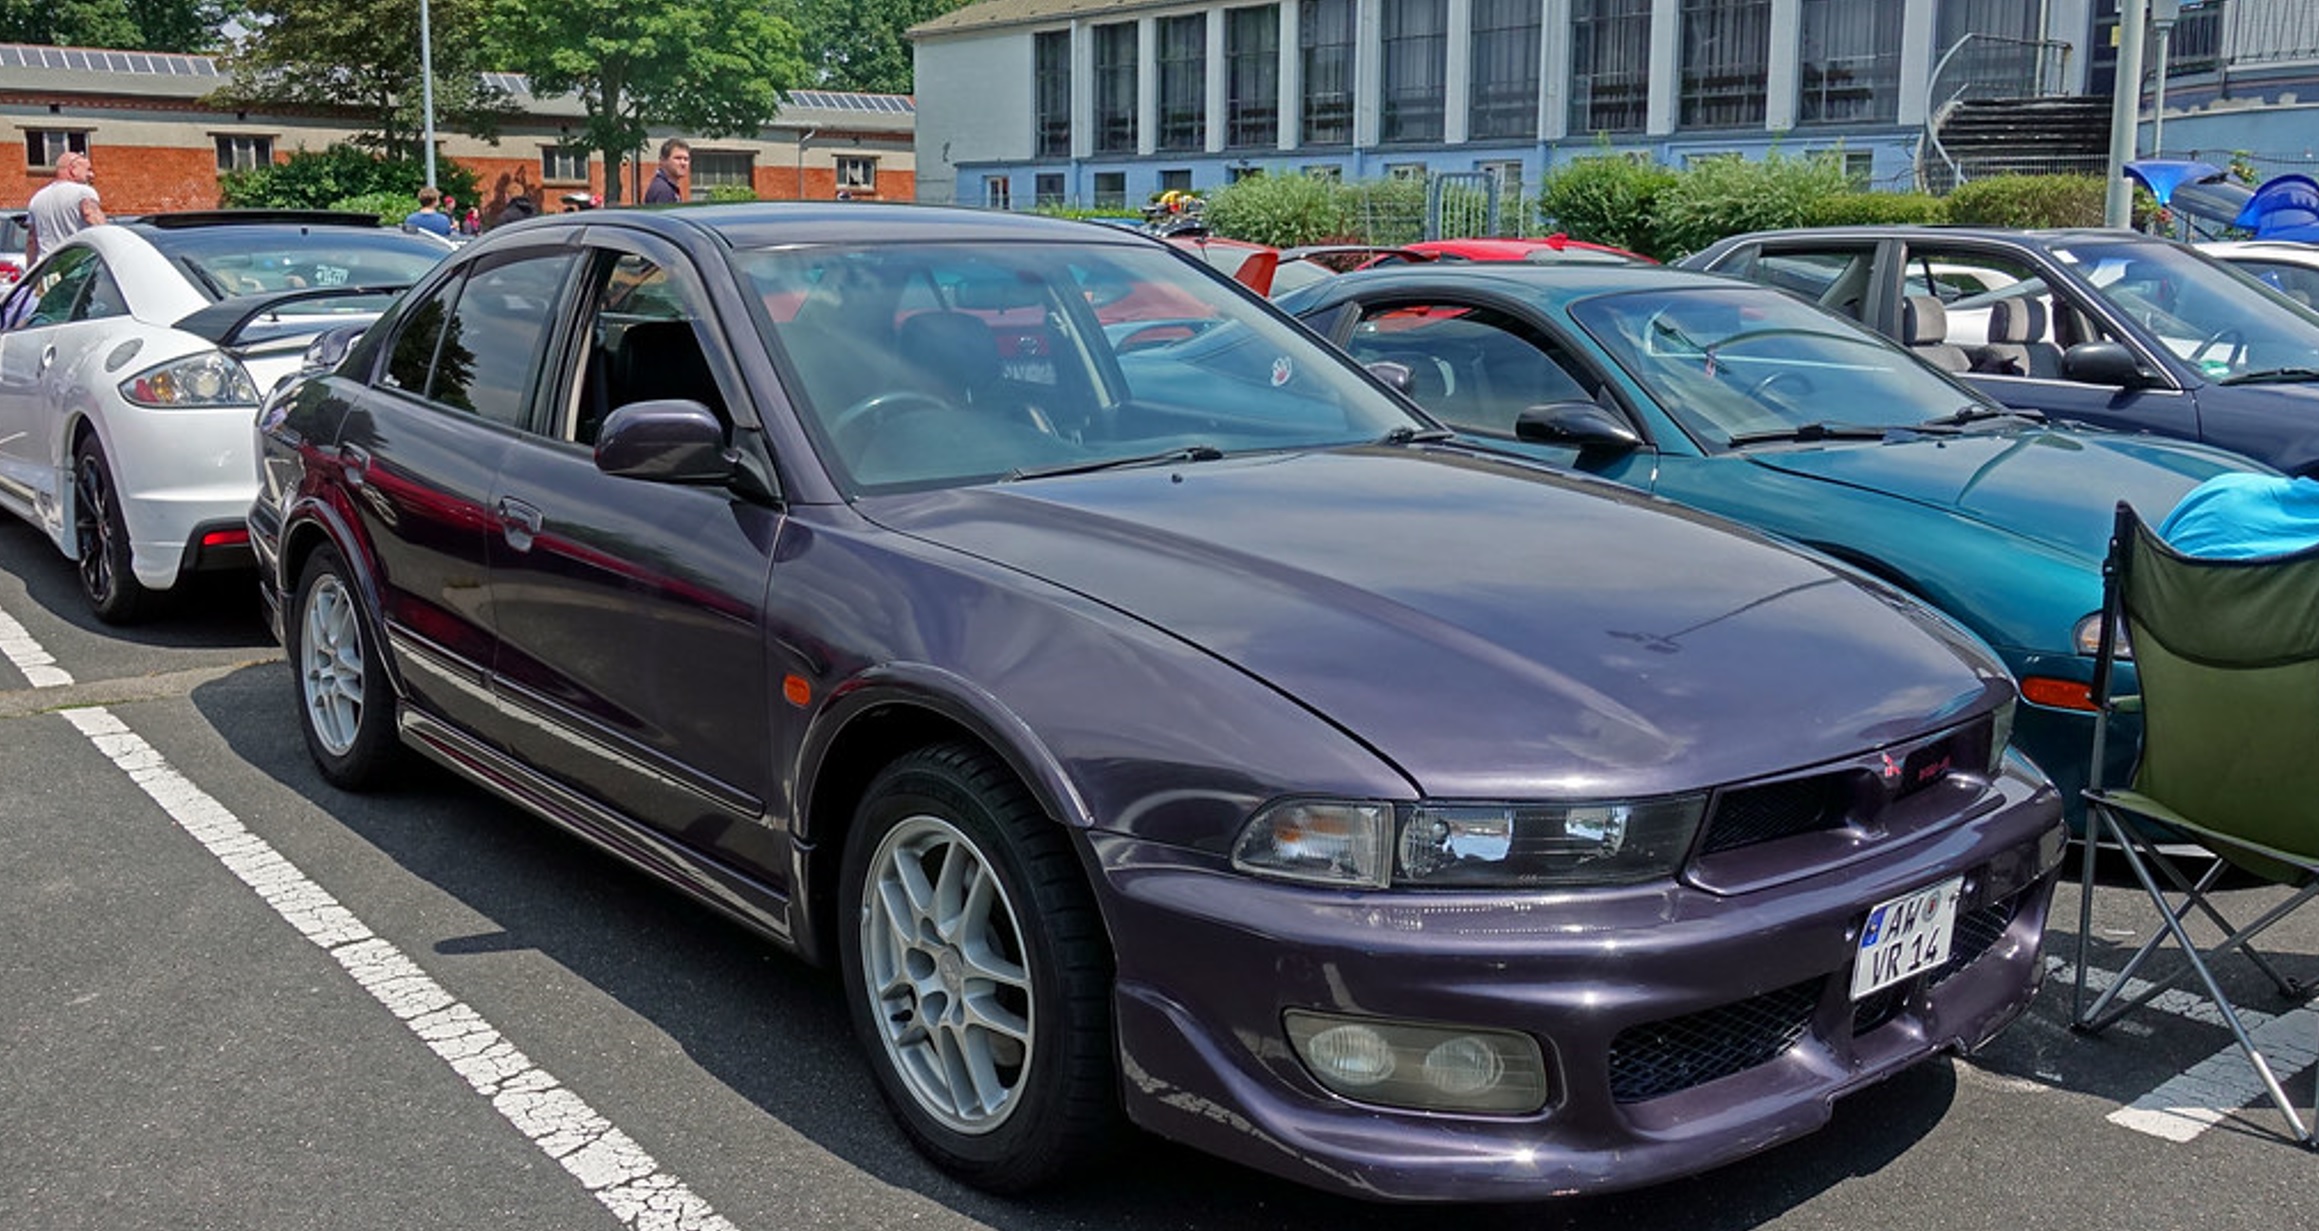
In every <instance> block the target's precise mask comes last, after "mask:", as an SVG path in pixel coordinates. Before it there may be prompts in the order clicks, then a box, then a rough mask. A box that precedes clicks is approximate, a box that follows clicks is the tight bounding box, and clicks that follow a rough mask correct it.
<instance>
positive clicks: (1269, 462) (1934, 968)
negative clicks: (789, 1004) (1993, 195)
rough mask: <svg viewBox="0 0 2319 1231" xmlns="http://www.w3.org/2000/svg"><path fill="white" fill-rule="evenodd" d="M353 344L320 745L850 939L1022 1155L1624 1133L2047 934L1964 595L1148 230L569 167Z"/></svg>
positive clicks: (1688, 1162) (1771, 1128) (293, 587)
mask: <svg viewBox="0 0 2319 1231" xmlns="http://www.w3.org/2000/svg"><path fill="white" fill-rule="evenodd" d="M314 356H315V359H314V362H313V363H312V365H311V366H312V368H313V371H312V372H311V373H310V374H309V376H308V377H307V378H305V379H304V380H302V381H300V382H298V383H296V384H294V385H290V386H286V387H285V388H284V389H283V390H282V391H280V392H279V393H278V394H277V395H276V397H275V398H274V399H273V400H272V401H271V402H270V403H269V405H268V406H267V408H266V409H265V411H264V412H263V414H262V416H261V421H260V425H259V431H260V436H261V447H262V459H261V469H262V472H263V484H262V492H261V495H260V497H259V499H258V502H257V504H256V505H255V506H254V507H253V508H252V509H251V512H250V526H251V531H252V538H253V540H254V542H255V544H256V546H257V550H258V552H259V555H260V559H261V561H262V564H263V568H264V576H265V591H266V597H267V599H268V602H269V604H270V605H271V607H272V610H273V611H274V613H275V623H276V627H277V629H278V630H279V631H280V633H281V634H282V635H283V638H284V643H285V645H286V646H287V648H288V650H289V655H290V660H291V662H292V664H293V666H294V668H295V670H294V673H293V674H294V679H295V692H294V697H295V713H296V715H297V720H298V723H299V725H300V727H301V729H302V731H303V733H304V738H305V742H306V744H307V746H308V749H309V750H310V752H311V753H312V756H313V760H314V762H315V764H316V765H317V766H318V767H319V769H320V771H321V773H322V775H323V777H325V778H326V779H328V780H329V781H331V782H333V783H336V784H338V785H340V786H342V787H347V788H365V787H378V786H382V785H385V784H388V783H391V782H392V781H394V779H395V763H396V761H397V759H398V758H399V757H401V756H403V755H405V754H407V753H409V752H411V751H414V750H415V751H416V752H418V753H421V754H424V755H425V756H427V757H430V758H432V759H434V760H435V761H438V762H440V763H442V764H444V765H447V766H449V767H450V768H452V769H453V770H455V771H457V772H458V773H460V774H462V775H465V776H466V777H468V778H470V779H472V780H473V781H475V782H476V783H478V784H480V785H482V786H483V787H485V788H487V789H489V790H492V791H495V792H497V793H499V794H500V795H502V796H504V797H506V798H507V799H509V800H511V801H513V802H514V803H516V804H518V805H520V806H522V807H523V808H525V809H527V810H529V811H531V812H533V813H536V814H537V815H539V816H541V817H543V818H545V819H547V820H549V821H551V822H554V823H555V824H558V825H560V826H563V827H564V828H566V829H569V830H571V831H573V832H575V833H577V834H578V835H580V836H581V837H583V838H585V839H587V840H589V841H592V842H594V843H596V844H598V845H599V846H602V847H604V848H605V849H607V850H610V851H612V852H614V853H615V854H617V855H620V856H621V857H623V858H625V859H626V860H628V861H630V862H631V863H633V864H634V865H635V866H636V867H637V868H639V869H640V870H642V871H643V872H645V873H646V874H648V875H650V876H653V877H656V878H659V879H660V880H663V881H665V882H667V883H669V884H672V885H675V886H677V887H679V888H680V889H683V890H684V891H686V892H689V893H691V894H694V895H696V896H697V897H699V898H700V899H702V900H703V901H706V902H708V903H710V904H711V905H713V906H715V907H717V908H719V909H721V910H723V911H724V912H726V913H728V914H729V915H731V916H732V917H733V918H735V919H736V920H738V921H740V922H741V923H743V924H745V925H747V926H749V927H751V928H753V929H755V930H757V931H758V932H760V933H762V934H763V935H765V936H766V937H768V938H770V939H771V940H772V941H773V942H775V943H776V944H779V945H781V946H783V947H785V948H788V949H790V950H793V951H795V952H796V953H797V954H799V955H800V956H801V957H803V958H804V959H805V960H808V961H813V962H824V963H830V964H833V965H835V966H837V967H838V968H839V970H840V971H841V973H842V978H841V983H842V986H843V988H844V994H845V996H846V998H847V1000H848V1002H849V1004H850V1007H851V1011H852V1016H853V1020H854V1024H855V1027H856V1030H857V1032H858V1034H859V1036H860V1039H861V1043H862V1046H863V1050H864V1052H865V1053H866V1055H867V1058H868V1061H869V1064H870V1067H871V1069H872V1070H873V1071H874V1073H875V1075H876V1078H877V1081H878V1084H879V1086H880V1088H881V1090H882V1091H883V1093H884V1095H885V1096H886V1099H887V1101H888V1103H889V1104H890V1106H891V1107H892V1109H893V1111H894V1114H895V1117H896V1119H897V1120H898V1122H899V1123H900V1125H901V1127H902V1129H903V1130H904V1132H906V1133H907V1134H908V1136H909V1137H910V1138H911V1139H912V1140H913V1141H914V1142H915V1143H916V1144H917V1145H918V1146H919V1147H920V1148H921V1149H922V1150H923V1151H925V1152H926V1153H927V1154H928V1155H929V1156H930V1157H931V1158H933V1159H934V1160H935V1161H937V1162H938V1163H939V1164H941V1165H942V1166H943V1167H945V1168H948V1169H949V1170H951V1171H952V1172H954V1173H956V1174H958V1175H960V1176H962V1177H965V1178H966V1179H968V1180H970V1181H972V1182H974V1183H977V1184H980V1185H983V1186H985V1187H988V1188H991V1189H994V1190H1000V1191H1019V1190H1023V1189H1027V1188H1030V1187H1032V1186H1035V1185H1038V1184H1041V1183H1044V1182H1047V1181H1051V1180H1054V1179H1057V1178H1058V1177H1063V1176H1067V1175H1070V1174H1072V1173H1073V1171H1074V1169H1075V1168H1082V1166H1083V1164H1084V1163H1085V1162H1086V1160H1087V1158H1088V1156H1089V1152H1090V1151H1092V1150H1097V1149H1100V1148H1102V1146H1103V1144H1104V1143H1105V1142H1106V1141H1109V1140H1114V1139H1115V1134H1114V1132H1113V1130H1115V1129H1124V1128H1125V1127H1126V1126H1128V1125H1134V1126H1139V1127H1140V1128H1142V1129H1144V1130H1148V1131H1150V1132H1154V1133H1158V1134H1161V1135H1163V1136H1167V1137H1170V1138H1174V1139H1176V1140H1179V1141H1184V1142H1188V1143H1190V1144H1192V1145H1194V1146H1197V1147H1199V1148H1202V1149H1206V1150H1210V1151H1214V1152H1216V1153H1218V1154H1223V1155H1228V1156H1230V1157H1232V1158H1234V1159H1237V1160H1240V1161H1242V1162H1244V1163H1246V1164H1247V1165H1250V1166H1253V1167H1258V1168H1262V1169H1264V1170H1267V1171H1270V1172H1273V1173H1276V1174H1278V1175H1281V1176H1284V1177H1287V1178H1289V1179H1292V1180H1296V1181H1299V1182H1302V1183H1305V1184H1309V1185H1314V1186H1317V1187H1320V1188H1325V1189H1329V1190H1333V1191H1338V1192H1343V1193H1349V1194H1353V1195H1358V1196H1363V1197H1369V1198H1377V1199H1387V1200H1409V1201H1430V1200H1498V1201H1506V1200H1528V1199H1535V1198H1543V1197H1547V1196H1550V1195H1555V1194H1561V1193H1570V1192H1579V1191H1590V1190H1607V1189H1615V1188H1623V1187H1631V1186H1634V1185H1639V1184H1646V1183H1650V1182H1653V1181H1657V1180H1664V1179H1667V1178H1669V1177H1672V1176H1678V1175H1683V1174H1686V1173H1690V1172H1695V1171H1699V1170H1701V1169H1704V1168H1707V1167H1711V1166H1714V1165H1716V1164H1718V1163H1721V1162H1725V1161H1728V1160H1731V1159H1735V1158H1739V1157H1742V1156H1744V1155H1747V1154H1750V1153H1753V1152H1755V1151H1759V1150H1762V1149H1765V1148H1766V1147H1769V1146H1771V1145H1773V1144H1776V1143H1778V1142H1780V1141H1783V1140H1786V1139H1788V1138H1791V1137H1794V1136H1797V1135H1799V1134H1802V1133H1805V1132H1807V1131H1809V1130H1811V1129H1812V1128H1814V1127H1816V1126H1818V1125H1820V1124H1822V1123H1824V1122H1825V1121H1826V1120H1827V1118H1828V1116H1829V1111H1830V1104H1831V1103H1832V1101H1833V1100H1834V1099H1835V1098H1836V1097H1838V1096H1840V1095H1842V1094H1844V1093H1846V1092H1847V1091H1851V1090H1854V1089H1858V1088H1860V1087H1862V1086H1864V1085H1867V1084H1869V1083H1872V1082H1875V1081H1877V1080H1879V1079H1881V1078H1884V1077H1886V1076H1889V1075H1891V1074H1892V1073H1894V1072H1897V1071H1899V1070H1900V1069H1902V1068H1904V1067H1906V1066H1908V1065H1910V1064H1913V1063H1916V1062H1917V1061H1920V1060H1923V1059H1925V1058H1926V1057H1928V1056H1931V1055H1934V1054H1936V1053H1938V1052H1941V1051H1943V1050H1970V1049H1972V1048H1974V1047H1976V1046H1978V1045H1980V1044H1981V1043H1982V1042H1984V1041H1985V1040H1987V1039H1988V1038H1989V1037H1990V1036H1991V1035H1992V1034H1994V1033H1995V1032H1996V1031H1997V1030H1999V1029H2000V1028H2002V1027H2003V1026H2004V1025H2005V1024H2006V1023H2007V1022H2009V1021H2011V1020H2012V1019H2013V1018H2014V1017H2015V1016H2016V1015H2018V1014H2019V1013H2020V1012H2021V1011H2022V1010H2023V1008H2024V1007H2025V1006H2026V1005H2027V1003H2028V1001H2029V998H2030V996H2031V995H2032V993H2033V992H2034V991H2035V988H2036V986H2037V982H2038V978H2039V965H2038V957H2037V951H2038V945H2039V941H2040V938H2041V935H2042V932H2043V929H2044V925H2045V918H2046V910H2047V905H2048V902H2049V899H2050V897H2051V892H2052V888H2053V879H2054V871H2055V868H2056V866H2057V865H2058V862H2059V857H2060V851H2061V844H2062V830H2061V828H2060V825H2059V817H2060V808H2059V803H2058V800H2057V798H2056V795H2055V793H2054V791H2053V789H2052V788H2051V786H2050V785H2048V784H2047V783H2046V782H2045V781H2044V780H2043V779H2042V778H2041V777H2039V776H2038V775H2037V774H2036V773H2035V771H2034V770H2032V769H2030V768H2028V766H2027V764H2026V762H2024V761H2022V760H2021V759H2019V758H2018V757H2014V756H2011V755H2009V754H2008V752H2007V742H2008V737H2009V734H2010V727H2011V722H2012V715H2013V708H2014V696H2013V687H2012V684H2011V683H2010V681H2009V679H2008V677H2007V675H2006V672H2005V668H2004V666H2003V664H2001V663H2000V662H1998V661H1997V660H1996V659H1995V658H1994V657H1992V656H1991V655H1990V654H1989V652H1988V651H1987V650H1986V649H1985V648H1983V647H1982V646H1981V645H1980V644H1979V643H1978V642H1977V641H1975V640H1974V639H1973V638H1972V637H1971V636H1970V635H1969V634H1966V633H1963V632H1961V631H1960V630H1959V629H1958V628H1957V627H1956V626H1955V625H1953V624H1951V623H1949V622H1948V621H1947V620H1946V619H1944V618H1943V617H1941V616H1939V615H1937V614H1933V613H1931V612H1929V611H1928V610H1927V609H1925V608H1923V607H1920V606H1918V605H1917V604H1915V603H1914V602H1912V601H1911V600H1909V599H1908V598H1906V597H1904V596H1902V595H1900V594H1898V593H1896V592H1894V591H1891V590H1889V589H1886V588H1883V587H1881V586H1879V585H1877V584H1876V583H1874V582H1871V581H1867V580H1864V579H1862V578H1861V577H1859V576H1857V575H1855V574H1852V573H1849V572H1845V571H1842V570H1841V569H1839V568H1838V567H1837V566H1834V565H1832V564H1830V563H1829V562H1828V561H1826V560H1824V559H1821V558H1818V557H1810V556H1805V555H1800V554H1797V553H1795V552H1792V551H1789V550H1787V549H1784V548H1781V547H1779V546H1777V545H1774V544H1773V543H1771V542H1769V541H1767V540H1765V539H1762V538H1760V537H1757V536H1755V535H1753V534H1751V533H1748V532H1746V531H1742V530H1739V529H1736V528H1734V527H1733V526H1731V525H1729V524H1727V523H1724V522H1721V521H1719V520H1717V519H1715V518H1712V517H1710V516H1707V515H1704V514H1698V513H1692V512H1687V511H1684V510H1681V509H1678V508H1675V507H1672V506H1669V505H1665V504H1662V503H1660V502H1658V501H1655V500H1652V499H1650V498H1649V497H1646V496H1641V495H1637V494H1632V493H1629V492H1626V491H1624V490H1622V489H1618V488H1614V487H1611V486H1609V485H1606V484H1602V483H1597V482H1594V481H1591V480H1588V479H1583V478H1578V477H1573V476H1571V475H1569V474H1567V473H1564V472H1560V471H1556V470H1552V469H1548V468H1544V467H1540V466H1536V465H1532V464H1528V463H1524V462H1521V461H1518V460H1512V459H1509V458H1505V457H1502V456H1496V455H1493V454H1491V453H1489V452H1487V451H1484V450H1480V449H1476V448H1472V447H1468V446H1466V445H1462V444H1459V443H1457V442H1455V441H1452V440H1450V439H1448V438H1447V433H1445V432H1443V431H1441V430H1440V429H1439V427H1438V426H1437V425H1436V424H1434V423H1433V422H1431V421H1430V420H1428V419H1426V418H1424V417H1423V416H1422V415H1421V414H1420V413H1419V412H1417V411H1416V410H1415V409H1414V408H1413V407H1411V406H1410V405H1409V404H1408V403H1407V402H1405V401H1403V400H1402V399H1400V398H1399V397H1398V396H1396V395H1395V394H1393V393H1392V392H1390V390H1389V389H1388V387H1387V386H1386V385H1385V384H1384V383H1383V382H1382V381H1380V380H1379V379H1378V378H1377V377H1376V376H1375V375H1373V374H1371V373H1369V372H1366V371H1364V370H1362V369H1361V368H1360V367H1358V366H1356V365H1355V364H1354V363H1353V362H1352V361H1351V360H1349V359H1347V358H1345V357H1344V356H1342V355H1340V354H1337V353H1336V352H1333V351H1331V350H1329V349H1328V348H1326V347H1325V346H1323V345H1322V344H1321V343H1320V342H1319V341H1318V340H1317V339H1316V338H1314V337H1313V336H1312V335H1311V334H1309V333H1306V332H1305V331H1304V330H1303V329H1301V328H1299V327H1298V326H1296V325H1295V324H1293V323H1292V322H1290V321H1289V320H1288V319H1287V318H1285V317H1282V316H1280V315H1279V314H1277V313H1276V312H1274V311H1273V310H1272V309H1271V308H1269V307H1268V306H1267V305H1265V304H1264V303H1263V302H1262V301H1260V300H1258V299H1257V298H1255V297H1254V296H1252V295H1250V294H1248V293H1246V292H1245V291H1244V290H1243V289H1241V288H1239V287H1237V286H1235V285H1233V284H1232V283H1231V282H1229V281H1228V280H1227V279H1225V278H1223V277H1221V276H1219V275H1216V274H1214V273H1213V272H1212V271H1209V270H1207V269H1205V268H1203V267H1201V266H1199V265H1197V264H1195V263H1193V262H1190V261H1187V260H1185V259H1183V258H1181V257H1179V256H1177V255H1174V254H1172V253H1171V252H1170V251H1168V250H1167V249H1166V248H1164V247H1163V246H1161V245H1159V244H1156V243H1153V242H1151V241H1149V240H1146V239H1143V238H1140V237H1137V236H1134V235H1130V234H1127V233H1124V232H1119V231H1115V230H1110V229H1105V228H1097V227H1090V226H1084V225H1079V224H1072V223H1063V222H1056V221H1052V220H1045V219H1035V218H1023V217H1010V216H1005V215H996V214H984V213H976V212H965V211H948V210H929V209H915V208H910V207H885V206H863V205H858V204H856V205H851V206H845V207H834V208H824V207H815V206H742V207H729V208H706V209H697V210H683V211H676V212H666V213H660V212H654V213H646V212H631V211H612V212H601V213H590V214H586V215H569V216H562V217H554V218H542V219H538V220H536V221H530V222H524V223H519V224H515V225H511V226H508V227H505V228H502V229H500V230H497V231H494V232H492V233H491V234H489V235H487V236H485V237H483V238H482V239H480V240H478V241H476V242H475V243H473V244H470V245H468V246H467V247H466V248H465V249H463V250H461V252H460V253H459V254H458V255H457V256H455V257H454V258H452V259H451V260H450V261H448V262H446V263H445V264H444V266H443V267H442V268H440V269H439V270H437V271H436V272H434V273H433V274H431V275H430V276H429V277H428V279H427V280H425V281H423V282H421V283H420V284H419V285H417V286H416V287H414V288H413V289H412V290H411V291H410V292H409V293H407V294H406V295H405V296H403V298H402V299H401V300H400V301H399V302H398V303H397V304H396V306H395V307H394V308H393V309H392V310H391V311H390V312H388V314H387V315H386V316H385V317H384V318H382V319H381V320H380V321H379V323H378V324H377V325H376V326H375V327H373V328H371V329H370V330H369V331H368V332H367V333H363V334H362V335H361V336H360V337H359V338H353V337H351V335H343V336H336V337H329V338H325V339H324V340H323V341H322V342H320V343H318V344H317V346H316V348H315V351H314ZM1082 1173H1083V1171H1082Z"/></svg>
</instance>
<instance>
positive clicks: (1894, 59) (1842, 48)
mask: <svg viewBox="0 0 2319 1231" xmlns="http://www.w3.org/2000/svg"><path fill="white" fill-rule="evenodd" d="M1901 14H1902V8H1901V6H1900V5H1897V4H1862V3H1860V0H1803V63H1802V66H1801V67H1802V83H1801V97H1800V98H1798V99H1797V101H1796V122H1797V123H1800V124H1848V123H1860V122H1865V121H1882V122H1885V123H1890V122H1891V121H1892V120H1894V119H1895V118H1897V117H1898V116H1899V114H1900V18H1901Z"/></svg>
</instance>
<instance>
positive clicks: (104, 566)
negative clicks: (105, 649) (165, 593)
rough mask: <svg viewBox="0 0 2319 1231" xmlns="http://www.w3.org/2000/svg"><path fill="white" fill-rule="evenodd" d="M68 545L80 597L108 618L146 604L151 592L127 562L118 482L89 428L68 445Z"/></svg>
mask: <svg viewBox="0 0 2319 1231" xmlns="http://www.w3.org/2000/svg"><path fill="white" fill-rule="evenodd" d="M72 486H73V514H72V533H73V548H74V550H75V551H76V552H77V553H78V554H79V556H80V559H79V561H78V563H77V565H76V567H75V569H74V571H75V572H76V573H78V574H79V576H80V583H81V597H82V598H84V599H87V600H88V604H89V610H90V611H92V612H94V613H96V617H97V618H98V619H100V620H102V621H104V622H105V623H107V624H134V623H136V622H137V619H138V617H139V616H141V615H143V614H144V613H145V611H146V610H147V609H148V607H150V605H151V600H152V597H153V592H152V591H151V590H148V589H146V588H145V586H144V584H143V583H141V582H139V581H138V580H137V574H136V572H135V570H134V569H133V568H132V567H131V565H130V557H129V526H128V523H127V522H125V521H123V520H122V519H121V495H120V490H121V489H120V487H119V486H118V485H116V484H115V483H114V482H113V468H112V466H111V464H110V463H108V462H107V461H106V460H105V446H104V444H103V443H102V442H100V441H99V440H98V439H97V435H96V433H94V432H91V433H89V434H88V435H86V436H83V437H81V442H80V444H78V445H76V446H74V448H73V451H72Z"/></svg>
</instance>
